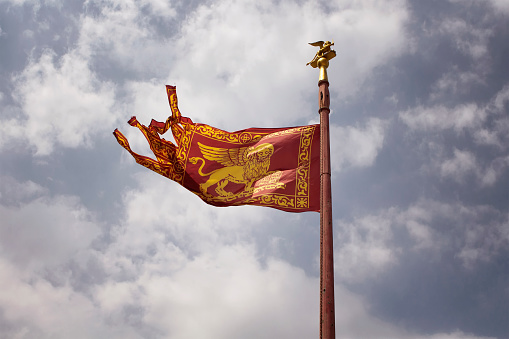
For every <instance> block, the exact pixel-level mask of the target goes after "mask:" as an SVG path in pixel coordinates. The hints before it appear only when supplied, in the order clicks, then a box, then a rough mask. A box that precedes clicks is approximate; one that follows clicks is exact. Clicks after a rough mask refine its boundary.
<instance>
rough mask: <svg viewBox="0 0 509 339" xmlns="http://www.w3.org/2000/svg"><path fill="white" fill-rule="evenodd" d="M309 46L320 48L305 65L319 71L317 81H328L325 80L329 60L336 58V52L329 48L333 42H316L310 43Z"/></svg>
mask: <svg viewBox="0 0 509 339" xmlns="http://www.w3.org/2000/svg"><path fill="white" fill-rule="evenodd" d="M309 44H310V45H311V46H315V47H320V49H319V50H318V52H316V54H315V57H314V58H313V60H311V61H310V62H308V63H307V64H306V66H307V65H311V67H313V68H317V67H318V68H319V69H320V77H319V79H318V81H322V80H325V81H328V78H327V67H329V60H330V59H332V58H334V57H335V56H336V51H335V50H333V49H332V48H331V46H333V45H334V40H333V41H332V42H330V41H325V42H323V41H316V42H310V43H309Z"/></svg>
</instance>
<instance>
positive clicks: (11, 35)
mask: <svg viewBox="0 0 509 339" xmlns="http://www.w3.org/2000/svg"><path fill="white" fill-rule="evenodd" d="M508 38H509V1H507V0H440V1H439V0H428V1H422V0H407V1H405V0H384V1H381V0H357V1H355V0H329V1H322V0H314V1H308V0H296V1H289V0H242V1H240V0H210V1H198V0H187V1H186V0H173V1H164V0H139V1H135V0H86V1H83V0H69V1H63V0H46V1H35V0H0V286H1V289H0V337H2V338H123V339H124V338H171V339H184V338H211V339H215V338H217V339H219V338H220V339H225V338H243V339H250V338H253V339H254V338H292V339H294V338H313V337H318V332H319V326H318V324H319V214H318V213H315V212H306V213H286V212H282V211H278V210H275V209H271V208H264V207H256V206H241V207H225V208H218V207H212V206H208V205H206V204H205V203H203V202H202V201H201V200H200V199H199V198H198V197H197V196H195V195H194V194H192V193H190V192H188V191H186V190H185V189H184V188H183V187H181V186H179V185H178V184H176V183H174V182H172V181H170V180H168V179H165V178H164V177H162V176H160V175H157V174H155V173H153V172H151V171H149V170H147V169H146V168H144V167H142V166H139V165H137V164H136V163H135V162H134V160H133V159H132V158H131V156H130V155H129V154H128V153H127V152H126V151H125V150H124V149H123V148H122V147H120V146H119V145H118V144H117V142H116V140H115V138H114V137H113V135H112V132H113V130H114V129H115V128H119V130H120V131H122V132H123V133H124V134H125V135H126V136H127V138H128V139H129V141H130V143H131V146H132V148H133V150H134V151H135V152H138V153H141V154H145V155H150V150H149V148H148V145H147V143H146V141H145V140H144V137H143V135H142V134H141V133H140V132H139V131H138V130H137V129H135V128H132V127H130V126H129V125H128V124H127V121H128V120H129V118H130V117H131V116H133V115H136V116H137V118H138V120H139V121H140V122H141V123H143V124H148V123H150V120H151V119H155V120H158V121H165V120H166V118H167V117H168V116H169V115H170V114H171V112H170V108H169V106H168V99H167V96H166V92H165V85H173V86H177V94H178V98H179V108H180V110H181V112H182V114H183V115H184V116H188V117H190V118H191V119H193V121H195V122H201V123H206V124H209V125H212V126H214V127H217V128H221V129H224V130H228V131H235V130H240V129H245V128H249V127H284V126H298V125H306V124H310V123H317V122H318V87H317V81H318V71H317V70H316V69H312V68H311V67H309V66H307V67H306V63H307V62H309V61H311V59H312V58H313V56H314V55H315V52H316V51H317V49H316V48H315V47H312V46H310V45H308V43H309V42H314V41H318V40H334V43H335V45H334V48H335V50H336V51H337V57H336V58H334V59H333V60H331V62H330V66H329V69H328V75H329V82H330V91H331V115H330V122H331V126H330V129H331V157H332V160H331V161H332V191H333V224H334V266H335V302H336V334H337V337H338V338H361V339H362V338H366V339H369V338H396V339H397V338H410V339H425V338H426V339H459V338H468V339H474V338H509V114H508V113H509V67H508V63H507V60H509V39H508Z"/></svg>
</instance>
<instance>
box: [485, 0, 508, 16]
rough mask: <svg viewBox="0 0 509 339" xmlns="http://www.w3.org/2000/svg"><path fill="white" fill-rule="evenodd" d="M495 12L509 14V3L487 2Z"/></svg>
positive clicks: (499, 1)
mask: <svg viewBox="0 0 509 339" xmlns="http://www.w3.org/2000/svg"><path fill="white" fill-rule="evenodd" d="M488 2H490V3H491V4H492V5H493V7H494V8H495V10H497V11H500V12H502V13H504V14H509V2H507V1H506V0H488Z"/></svg>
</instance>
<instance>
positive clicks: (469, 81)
mask: <svg viewBox="0 0 509 339" xmlns="http://www.w3.org/2000/svg"><path fill="white" fill-rule="evenodd" d="M480 84H483V79H482V77H479V74H477V73H475V72H471V71H467V72H460V71H458V69H457V68H456V67H454V68H453V69H452V70H451V71H449V72H447V73H444V74H443V75H442V77H441V78H440V79H438V81H437V82H436V83H435V84H434V85H433V88H432V92H431V94H430V99H431V100H432V101H435V102H436V101H440V100H443V99H445V98H451V97H455V96H456V95H457V94H466V93H468V92H469V91H470V90H471V88H472V86H474V85H480Z"/></svg>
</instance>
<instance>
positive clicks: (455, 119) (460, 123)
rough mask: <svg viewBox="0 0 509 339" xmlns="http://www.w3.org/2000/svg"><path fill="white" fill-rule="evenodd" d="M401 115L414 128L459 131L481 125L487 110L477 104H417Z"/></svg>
mask: <svg viewBox="0 0 509 339" xmlns="http://www.w3.org/2000/svg"><path fill="white" fill-rule="evenodd" d="M399 117H400V118H401V119H402V120H403V122H404V123H405V124H406V125H408V127H410V128H411V129H413V130H424V131H432V130H437V131H440V130H444V129H450V128H452V129H454V130H455V131H456V132H457V133H459V132H461V131H463V130H464V129H468V128H474V127H479V126H480V125H481V124H482V122H484V120H485V119H486V112H485V110H484V109H482V108H479V107H478V106H477V104H474V103H470V104H460V105H458V106H456V107H453V108H447V107H445V106H442V105H437V106H433V107H429V108H427V107H423V106H417V107H414V108H412V109H409V110H407V111H404V112H401V113H400V114H399Z"/></svg>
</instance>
